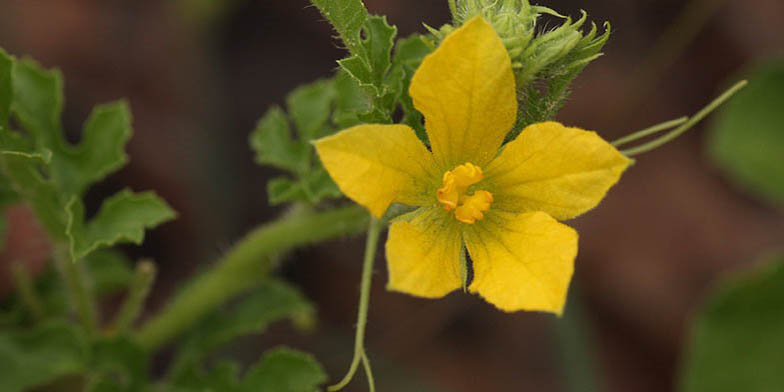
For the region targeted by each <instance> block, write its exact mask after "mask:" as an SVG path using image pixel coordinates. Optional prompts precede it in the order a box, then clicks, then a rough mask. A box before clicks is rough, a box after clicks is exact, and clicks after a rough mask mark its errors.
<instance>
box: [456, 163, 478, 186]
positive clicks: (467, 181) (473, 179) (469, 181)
mask: <svg viewBox="0 0 784 392" xmlns="http://www.w3.org/2000/svg"><path fill="white" fill-rule="evenodd" d="M452 173H453V174H454V176H455V183H456V184H457V186H458V187H461V188H463V191H465V189H467V188H468V187H469V186H471V185H474V184H476V183H477V182H479V181H482V178H483V177H484V176H483V175H482V169H480V168H479V167H478V166H474V165H473V164H472V163H470V162H469V163H466V164H464V165H460V166H458V167H456V168H454V169H453V170H452Z"/></svg>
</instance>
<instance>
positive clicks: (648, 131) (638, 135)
mask: <svg viewBox="0 0 784 392" xmlns="http://www.w3.org/2000/svg"><path fill="white" fill-rule="evenodd" d="M687 121H689V117H687V116H683V117H681V118H678V119H675V120H670V121H667V122H663V123H661V124H656V125H654V126H652V127H648V128H645V129H643V130H642V131H637V132H635V133H632V134H631V135H626V136H624V137H622V138H619V139H617V140H615V141H613V142H612V143H610V144H612V145H613V146H614V147H618V146H622V145H624V144H627V143H631V142H633V141H635V140H639V139H642V138H644V137H646V136H650V135H653V134H656V133H659V132H661V131H666V130H668V129H672V128H675V127H677V126H678V125H682V124H683V123H685V122H687Z"/></svg>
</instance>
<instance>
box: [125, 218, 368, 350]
mask: <svg viewBox="0 0 784 392" xmlns="http://www.w3.org/2000/svg"><path fill="white" fill-rule="evenodd" d="M366 222H367V215H366V212H365V211H364V210H363V209H361V208H360V207H357V206H351V207H344V208H338V209H334V210H330V211H327V212H321V213H312V212H307V213H302V214H300V215H297V216H293V217H283V218H281V219H279V220H277V221H275V222H272V223H269V224H266V225H263V226H261V227H259V228H257V229H255V230H253V231H251V232H250V233H248V234H247V235H246V236H245V238H243V239H242V240H240V242H239V243H237V244H236V245H235V246H234V247H233V248H232V249H231V250H229V252H228V253H227V254H226V255H224V256H223V257H222V258H221V259H220V260H218V262H217V263H216V264H215V266H214V267H212V268H211V269H209V270H207V271H206V272H204V273H203V274H201V275H200V276H198V277H196V278H195V279H193V280H192V281H190V282H189V283H188V284H187V285H186V286H184V288H183V289H182V290H181V291H180V292H179V293H178V294H177V295H176V296H175V297H174V298H173V299H172V300H171V302H169V304H168V305H166V307H165V308H164V309H163V311H162V312H160V313H159V314H158V315H157V316H156V317H154V318H153V319H152V320H150V321H149V322H147V323H146V324H145V325H144V326H143V327H142V329H141V330H140V331H139V332H138V333H137V335H136V338H137V340H138V341H139V343H140V344H142V346H143V347H146V348H147V349H150V350H152V349H156V348H158V347H160V346H161V345H163V344H165V343H166V342H168V341H169V340H170V339H172V338H174V337H176V336H178V335H179V334H181V333H182V332H183V331H185V330H186V329H187V328H188V327H190V326H191V325H193V323H195V322H197V321H199V320H200V319H201V318H203V317H204V316H205V315H207V314H209V313H211V312H213V311H214V310H215V309H217V308H218V307H219V306H220V305H221V304H223V303H225V302H226V301H228V300H231V299H232V298H234V297H236V296H237V295H239V294H242V293H244V292H246V291H247V290H249V289H251V288H252V287H254V286H255V285H257V284H258V283H259V282H260V281H261V279H262V278H263V277H264V276H265V275H267V274H268V273H269V272H270V270H272V269H273V268H274V267H275V266H276V263H275V262H274V260H276V258H275V257H274V256H275V255H280V254H283V253H286V252H287V251H289V250H291V249H293V248H296V247H298V246H303V245H307V244H313V243H317V242H320V241H324V240H328V239H331V238H335V237H340V236H344V235H350V234H355V233H358V232H360V231H361V230H362V227H364V225H365V223H366Z"/></svg>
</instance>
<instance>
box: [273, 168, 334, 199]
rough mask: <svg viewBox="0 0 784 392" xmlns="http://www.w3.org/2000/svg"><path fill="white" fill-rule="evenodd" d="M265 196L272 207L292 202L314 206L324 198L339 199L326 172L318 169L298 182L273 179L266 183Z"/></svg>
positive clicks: (283, 178) (286, 178) (285, 178)
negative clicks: (301, 202)
mask: <svg viewBox="0 0 784 392" xmlns="http://www.w3.org/2000/svg"><path fill="white" fill-rule="evenodd" d="M267 195H268V197H269V203H270V205H273V206H274V205H278V204H281V203H289V202H292V201H304V202H308V203H310V204H316V203H318V202H319V201H321V200H323V199H325V198H333V199H334V198H339V197H340V196H341V193H340V189H338V186H337V185H336V184H335V182H334V181H332V178H330V177H329V174H327V172H326V170H324V169H323V168H321V167H319V168H318V169H313V170H312V171H310V172H309V173H308V174H307V175H305V176H304V177H302V178H300V179H299V181H292V180H291V179H289V178H288V177H276V178H273V179H272V180H270V181H269V182H268V183H267Z"/></svg>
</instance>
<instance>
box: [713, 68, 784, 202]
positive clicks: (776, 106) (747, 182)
mask: <svg viewBox="0 0 784 392" xmlns="http://www.w3.org/2000/svg"><path fill="white" fill-rule="evenodd" d="M782 102H784V61H781V60H779V61H774V62H771V63H768V64H765V65H762V66H760V67H757V68H755V69H754V70H753V71H751V72H750V77H749V85H748V86H747V87H746V88H745V89H743V90H742V91H740V92H738V94H737V95H735V96H734V97H733V98H732V100H730V101H729V102H727V103H726V104H725V105H724V107H722V108H720V109H719V113H718V115H717V117H716V123H715V125H714V127H713V132H712V133H711V135H710V140H709V149H710V150H709V151H710V155H711V157H712V158H713V160H714V161H715V162H716V164H717V165H718V166H719V167H720V168H722V169H723V170H724V171H725V172H726V174H727V175H728V176H729V178H730V179H731V180H732V181H733V182H734V183H736V184H737V185H738V186H740V187H741V188H742V189H744V190H746V191H748V192H750V193H751V194H753V195H755V196H757V197H760V198H762V199H764V200H768V201H770V202H772V203H775V204H777V205H784V111H783V110H781V106H782Z"/></svg>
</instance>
